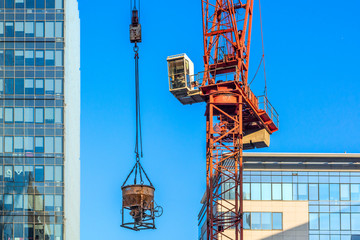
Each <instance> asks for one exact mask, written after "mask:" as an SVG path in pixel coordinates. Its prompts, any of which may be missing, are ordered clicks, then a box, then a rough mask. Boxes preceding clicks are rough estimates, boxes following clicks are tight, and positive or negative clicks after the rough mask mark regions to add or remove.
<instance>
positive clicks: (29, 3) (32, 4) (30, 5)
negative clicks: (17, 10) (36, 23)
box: [26, 0, 35, 8]
mask: <svg viewBox="0 0 360 240" xmlns="http://www.w3.org/2000/svg"><path fill="white" fill-rule="evenodd" d="M34 7H35V0H26V8H34Z"/></svg>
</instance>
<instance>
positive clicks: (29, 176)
mask: <svg viewBox="0 0 360 240" xmlns="http://www.w3.org/2000/svg"><path fill="white" fill-rule="evenodd" d="M25 138H26V137H25ZM32 138H33V137H32ZM24 169H25V182H32V181H34V179H35V173H34V166H25V167H24Z"/></svg>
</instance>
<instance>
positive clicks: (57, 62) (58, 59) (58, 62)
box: [55, 51, 63, 67]
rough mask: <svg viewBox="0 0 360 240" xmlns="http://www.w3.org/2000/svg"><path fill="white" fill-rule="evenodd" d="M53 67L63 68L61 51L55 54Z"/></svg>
mask: <svg viewBox="0 0 360 240" xmlns="http://www.w3.org/2000/svg"><path fill="white" fill-rule="evenodd" d="M55 66H58V67H59V66H63V51H56V52H55Z"/></svg>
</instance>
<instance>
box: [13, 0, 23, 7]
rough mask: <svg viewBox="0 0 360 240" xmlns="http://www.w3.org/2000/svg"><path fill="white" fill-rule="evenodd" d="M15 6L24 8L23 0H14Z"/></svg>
mask: <svg viewBox="0 0 360 240" xmlns="http://www.w3.org/2000/svg"><path fill="white" fill-rule="evenodd" d="M15 7H16V8H24V7H25V4H24V0H15Z"/></svg>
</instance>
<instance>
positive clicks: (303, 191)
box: [298, 184, 308, 201]
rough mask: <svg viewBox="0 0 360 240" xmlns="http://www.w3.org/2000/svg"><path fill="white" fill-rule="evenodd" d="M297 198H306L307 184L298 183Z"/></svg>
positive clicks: (301, 199) (302, 199) (304, 199)
mask: <svg viewBox="0 0 360 240" xmlns="http://www.w3.org/2000/svg"><path fill="white" fill-rule="evenodd" d="M298 192H299V194H298V198H299V200H300V201H306V200H308V184H298Z"/></svg>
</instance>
